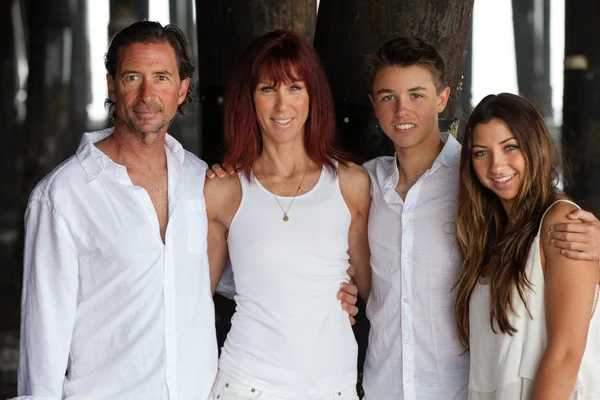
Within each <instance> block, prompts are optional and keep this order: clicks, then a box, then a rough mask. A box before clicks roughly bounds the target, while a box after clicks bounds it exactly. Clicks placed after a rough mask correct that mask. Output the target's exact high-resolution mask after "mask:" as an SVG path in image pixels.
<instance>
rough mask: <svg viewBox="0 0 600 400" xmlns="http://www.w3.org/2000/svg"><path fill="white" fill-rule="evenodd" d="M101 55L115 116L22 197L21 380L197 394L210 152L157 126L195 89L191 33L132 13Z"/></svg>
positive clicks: (149, 395) (56, 387)
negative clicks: (201, 152)
mask: <svg viewBox="0 0 600 400" xmlns="http://www.w3.org/2000/svg"><path fill="white" fill-rule="evenodd" d="M106 68H107V72H108V73H107V83H108V93H109V100H107V102H108V103H109V104H110V106H111V107H110V108H111V112H112V115H113V118H114V128H111V129H107V130H104V131H99V132H92V133H86V134H84V136H83V140H82V142H81V145H80V146H79V149H78V150H77V153H76V154H75V155H74V156H72V157H70V158H69V159H67V160H66V161H65V162H63V163H62V164H61V165H60V166H58V167H57V168H56V169H55V170H54V171H52V172H51V173H50V174H49V175H48V176H47V177H45V178H44V179H43V180H42V181H41V182H40V183H39V184H38V185H37V187H36V188H35V189H34V191H33V192H32V194H31V197H30V199H29V204H28V207H27V212H26V238H25V265H24V277H23V298H22V325H21V353H20V359H19V378H18V393H19V396H22V397H20V399H31V400H42V399H43V400H58V399H111V400H118V399H122V400H132V399H143V400H150V399H160V400H167V399H168V400H178V399H179V400H188V399H200V400H206V399H208V398H209V396H210V390H211V386H212V383H213V380H214V377H215V375H216V371H217V344H216V337H215V328H214V308H213V302H212V295H211V288H210V279H209V270H208V259H207V253H206V226H207V221H206V212H205V202H204V196H203V186H204V177H205V171H206V164H205V163H204V162H202V161H200V160H199V159H198V158H197V157H195V156H194V155H193V154H191V153H189V152H186V151H185V150H184V149H183V148H182V147H181V145H180V144H179V143H178V142H177V141H176V140H175V139H173V138H172V137H171V136H169V135H168V134H167V128H168V126H169V123H170V121H171V120H172V119H173V118H174V117H175V115H176V113H177V111H182V107H184V106H185V104H186V103H187V102H188V101H189V100H190V96H191V93H192V90H191V88H190V78H191V76H192V73H193V71H194V66H193V65H192V63H191V61H190V55H189V50H188V45H187V41H186V39H185V37H184V35H183V33H182V32H181V31H180V30H179V29H178V28H176V27H174V26H171V25H167V26H165V27H162V26H161V25H160V24H158V23H154V22H148V21H144V22H137V23H135V24H133V25H131V26H129V27H128V28H125V29H124V30H123V31H121V32H120V33H119V34H117V35H116V36H115V38H114V39H113V40H112V42H111V45H110V48H109V50H108V53H107V56H106ZM65 373H66V374H65Z"/></svg>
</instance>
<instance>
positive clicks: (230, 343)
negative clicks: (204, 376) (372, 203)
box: [219, 168, 357, 400]
mask: <svg viewBox="0 0 600 400" xmlns="http://www.w3.org/2000/svg"><path fill="white" fill-rule="evenodd" d="M239 177H240V182H241V186H242V200H241V202H240V205H239V208H238V210H237V213H236V214H235V216H234V218H233V220H232V222H231V226H230V230H229V238H228V246H229V257H230V260H231V264H232V268H233V275H234V281H235V287H236V295H235V301H236V311H235V314H234V315H233V318H232V320H231V330H230V331H229V334H228V335H227V340H226V341H225V345H224V346H223V349H222V353H221V359H220V361H219V368H220V369H221V370H223V371H224V372H226V373H228V374H230V375H232V376H233V377H234V378H236V379H238V380H239V381H241V382H243V383H245V384H247V385H249V386H252V387H255V388H256V389H258V390H261V391H263V392H265V393H266V394H268V395H270V396H273V397H278V398H285V399H298V400H308V399H312V398H318V397H321V396H325V395H328V394H332V393H334V392H338V391H341V390H343V389H346V388H348V387H351V386H352V385H355V384H356V379H357V377H356V374H357V370H356V363H357V345H356V341H355V339H354V334H353V332H352V328H351V325H350V321H349V319H348V314H347V313H346V312H345V311H343V310H342V308H341V305H340V301H339V300H337V297H336V296H337V292H338V290H339V287H340V284H341V283H342V282H347V281H348V275H347V273H346V270H347V269H348V258H349V257H348V230H349V228H350V223H351V215H350V211H349V210H348V207H347V205H346V203H345V201H344V199H343V197H342V194H341V191H340V187H339V183H338V179H337V176H336V175H334V174H332V173H331V172H330V171H329V169H327V168H323V170H322V172H321V175H320V177H319V180H318V182H317V183H316V185H315V186H314V187H313V188H312V189H311V190H310V191H309V192H307V193H305V194H302V195H300V196H298V197H296V199H295V201H294V203H293V205H292V208H291V209H290V210H289V212H288V216H289V221H287V222H284V221H283V212H282V210H281V208H280V207H279V206H278V204H277V202H276V201H275V198H274V197H273V194H272V193H270V192H269V191H267V190H266V189H265V188H264V187H263V186H262V185H261V184H260V183H259V182H258V180H256V178H254V177H253V178H252V180H251V182H249V181H248V180H247V179H246V178H245V176H244V175H243V174H239ZM277 199H278V200H279V202H280V203H281V206H282V207H283V209H284V210H287V208H288V206H289V204H290V202H291V201H292V197H281V196H278V197H277Z"/></svg>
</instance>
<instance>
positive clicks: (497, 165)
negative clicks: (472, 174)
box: [490, 153, 506, 175]
mask: <svg viewBox="0 0 600 400" xmlns="http://www.w3.org/2000/svg"><path fill="white" fill-rule="evenodd" d="M505 167H506V156H504V154H502V153H492V163H491V165H490V172H491V173H493V174H495V175H498V174H501V173H502V171H503V170H504V168H505Z"/></svg>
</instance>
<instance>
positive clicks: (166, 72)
mask: <svg viewBox="0 0 600 400" xmlns="http://www.w3.org/2000/svg"><path fill="white" fill-rule="evenodd" d="M127 74H141V72H139V71H136V70H133V69H126V70H124V71H121V75H127ZM152 74H154V75H169V76H172V75H173V74H172V73H171V72H169V71H167V70H164V71H154V72H153V73H152Z"/></svg>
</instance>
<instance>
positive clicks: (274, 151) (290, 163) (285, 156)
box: [258, 142, 310, 178]
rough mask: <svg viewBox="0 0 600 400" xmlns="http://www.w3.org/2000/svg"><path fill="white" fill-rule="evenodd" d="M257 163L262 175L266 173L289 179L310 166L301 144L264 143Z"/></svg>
mask: <svg viewBox="0 0 600 400" xmlns="http://www.w3.org/2000/svg"><path fill="white" fill-rule="evenodd" d="M263 143H264V142H263ZM258 162H259V164H260V170H261V171H262V173H265V172H267V173H271V174H278V175H281V176H282V177H283V178H290V177H292V176H294V175H295V174H297V173H298V172H304V171H305V170H306V168H307V166H308V165H309V164H310V159H309V158H308V155H307V154H306V151H305V150H304V145H303V144H302V143H297V142H293V143H284V144H272V143H264V145H263V151H262V153H261V155H260V157H259V158H258ZM265 169H266V171H265Z"/></svg>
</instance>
